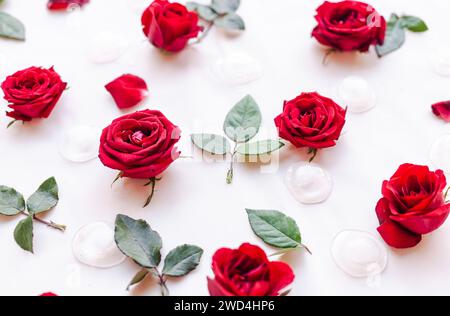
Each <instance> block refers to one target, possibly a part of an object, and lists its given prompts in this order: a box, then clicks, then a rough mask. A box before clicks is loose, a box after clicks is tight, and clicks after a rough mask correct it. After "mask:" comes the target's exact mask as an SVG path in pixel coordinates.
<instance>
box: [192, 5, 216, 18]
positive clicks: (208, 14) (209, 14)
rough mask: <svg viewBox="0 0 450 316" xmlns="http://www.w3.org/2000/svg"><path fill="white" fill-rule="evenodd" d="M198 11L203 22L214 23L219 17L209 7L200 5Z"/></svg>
mask: <svg viewBox="0 0 450 316" xmlns="http://www.w3.org/2000/svg"><path fill="white" fill-rule="evenodd" d="M196 11H197V13H198V15H199V16H200V17H201V18H202V19H203V20H205V21H208V22H212V21H214V20H215V19H216V18H217V17H218V15H217V13H216V12H215V11H214V10H213V9H212V8H211V7H209V6H207V5H202V4H199V5H198V6H197V9H196Z"/></svg>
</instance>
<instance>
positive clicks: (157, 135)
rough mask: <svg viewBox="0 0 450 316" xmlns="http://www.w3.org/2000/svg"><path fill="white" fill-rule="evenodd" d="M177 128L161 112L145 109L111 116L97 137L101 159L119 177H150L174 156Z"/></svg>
mask: <svg viewBox="0 0 450 316" xmlns="http://www.w3.org/2000/svg"><path fill="white" fill-rule="evenodd" d="M179 139H180V130H179V129H178V127H177V126H175V125H173V124H172V123H171V122H170V121H169V120H168V119H167V118H166V117H165V116H164V115H163V114H162V113H161V112H159V111H152V110H145V111H139V112H135V113H133V114H128V115H124V116H122V117H119V118H118V119H115V120H114V121H113V122H112V123H111V125H109V126H108V127H106V128H105V129H104V130H103V133H102V136H101V139H100V153H99V157H100V160H101V162H102V163H103V164H104V165H105V166H107V167H109V168H111V169H116V170H120V171H121V172H122V173H121V177H127V178H136V179H152V178H155V177H156V176H158V175H160V174H161V173H162V172H163V171H164V170H166V169H167V168H168V167H169V165H170V164H171V163H172V162H174V160H176V159H177V158H178V157H179V155H180V152H179V151H178V150H177V149H176V147H175V145H176V143H177V142H178V141H179Z"/></svg>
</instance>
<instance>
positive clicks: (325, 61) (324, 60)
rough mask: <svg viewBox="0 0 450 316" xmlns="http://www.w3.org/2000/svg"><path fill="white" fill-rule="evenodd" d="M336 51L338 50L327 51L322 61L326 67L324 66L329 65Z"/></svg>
mask: <svg viewBox="0 0 450 316" xmlns="http://www.w3.org/2000/svg"><path fill="white" fill-rule="evenodd" d="M336 51H337V50H336V49H334V48H331V49H329V50H327V51H326V52H325V55H324V56H323V59H322V65H324V66H325V65H327V64H328V59H329V57H330V56H331V55H332V54H334V53H335V52H336Z"/></svg>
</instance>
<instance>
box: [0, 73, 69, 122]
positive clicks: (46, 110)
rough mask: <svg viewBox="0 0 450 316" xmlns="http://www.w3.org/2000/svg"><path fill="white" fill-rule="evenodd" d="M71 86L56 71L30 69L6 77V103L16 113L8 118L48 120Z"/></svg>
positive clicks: (4, 84)
mask: <svg viewBox="0 0 450 316" xmlns="http://www.w3.org/2000/svg"><path fill="white" fill-rule="evenodd" d="M66 87H67V83H65V82H63V81H62V80H61V77H60V76H59V75H58V74H57V73H56V72H55V71H54V70H53V67H52V68H50V69H44V68H39V67H30V68H27V69H25V70H21V71H18V72H16V73H15V74H13V75H12V76H9V77H7V78H6V80H5V81H4V82H3V83H2V89H3V92H4V93H5V96H4V98H5V100H6V101H8V102H9V104H8V107H9V108H11V109H12V110H13V111H11V112H7V114H6V115H7V116H9V117H12V118H14V119H16V120H21V121H31V120H32V119H33V118H47V117H49V115H50V113H51V112H52V111H53V109H54V107H55V105H56V103H57V102H58V100H59V98H60V97H61V95H62V93H63V92H64V90H65V89H66Z"/></svg>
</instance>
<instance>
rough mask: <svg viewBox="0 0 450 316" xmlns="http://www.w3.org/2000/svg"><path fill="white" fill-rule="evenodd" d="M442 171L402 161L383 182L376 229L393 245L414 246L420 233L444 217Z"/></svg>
mask: <svg viewBox="0 0 450 316" xmlns="http://www.w3.org/2000/svg"><path fill="white" fill-rule="evenodd" d="M446 186H447V182H446V179H445V175H444V172H443V171H442V170H437V171H435V172H432V171H430V169H429V168H428V167H426V166H417V165H412V164H404V165H402V166H400V168H399V169H398V170H397V172H396V173H395V174H394V175H393V176H392V178H391V179H390V180H389V181H384V183H383V189H382V192H383V198H382V199H381V200H380V201H379V202H378V205H377V207H376V213H377V216H378V219H379V222H380V227H378V232H379V233H380V234H381V236H382V237H383V239H384V240H385V241H386V243H387V244H388V245H389V246H391V247H394V248H400V249H402V248H411V247H414V246H416V245H417V244H418V243H419V242H420V241H421V240H422V235H425V234H429V233H431V232H433V231H435V230H436V229H438V228H439V227H440V226H441V225H442V224H443V223H444V222H445V220H446V219H447V217H448V215H449V212H450V203H446V202H445V193H444V190H445V187H446Z"/></svg>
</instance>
